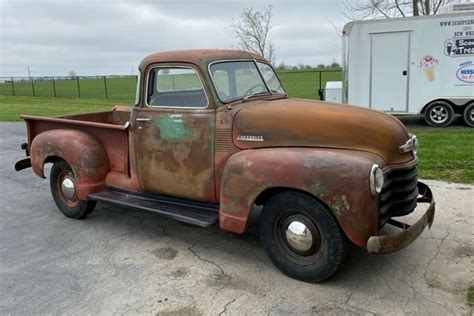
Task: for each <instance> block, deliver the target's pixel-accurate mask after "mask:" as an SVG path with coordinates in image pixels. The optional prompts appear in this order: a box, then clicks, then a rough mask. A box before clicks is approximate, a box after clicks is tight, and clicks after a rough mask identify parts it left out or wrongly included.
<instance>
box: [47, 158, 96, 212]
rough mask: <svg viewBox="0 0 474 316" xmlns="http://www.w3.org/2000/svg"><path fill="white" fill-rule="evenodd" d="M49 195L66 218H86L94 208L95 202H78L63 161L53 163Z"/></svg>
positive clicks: (71, 173)
mask: <svg viewBox="0 0 474 316" xmlns="http://www.w3.org/2000/svg"><path fill="white" fill-rule="evenodd" d="M50 186H51V194H52V195H53V198H54V202H55V203H56V205H57V206H58V208H59V210H60V211H61V213H63V214H64V215H65V216H66V217H70V218H75V219H82V218H86V216H87V215H89V214H90V213H91V212H92V211H93V210H94V208H95V205H96V202H95V201H84V200H79V199H78V197H77V194H76V188H75V186H76V181H75V178H74V173H73V172H72V169H71V167H70V166H69V165H68V163H67V162H65V161H64V160H59V161H57V162H55V163H54V165H53V168H51V176H50Z"/></svg>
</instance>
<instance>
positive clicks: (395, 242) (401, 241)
mask: <svg viewBox="0 0 474 316" xmlns="http://www.w3.org/2000/svg"><path fill="white" fill-rule="evenodd" d="M418 192H419V194H420V195H421V197H418V199H417V203H429V204H430V206H429V207H428V210H426V212H425V214H423V216H422V217H421V218H420V219H419V220H418V221H417V222H416V223H415V224H413V225H411V226H410V225H408V224H404V223H400V222H398V221H395V220H393V219H390V220H389V221H388V222H387V223H389V224H392V225H395V226H397V227H400V228H402V229H403V230H402V231H401V232H399V233H396V234H391V235H384V236H371V237H370V238H369V240H368V241H367V251H368V252H369V253H372V254H388V253H392V252H395V251H398V250H401V249H403V248H405V247H407V246H408V245H409V244H411V243H412V242H413V241H414V240H415V239H417V238H418V236H420V234H421V233H422V232H423V230H424V229H425V227H426V226H428V227H431V225H432V224H433V219H434V214H435V202H434V199H433V193H431V190H430V188H429V187H428V186H427V185H426V184H424V183H422V182H418Z"/></svg>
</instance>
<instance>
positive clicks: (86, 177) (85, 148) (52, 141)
mask: <svg viewBox="0 0 474 316" xmlns="http://www.w3.org/2000/svg"><path fill="white" fill-rule="evenodd" d="M30 156H31V166H32V168H33V171H34V172H35V173H36V174H37V175H38V176H39V177H42V178H45V176H44V164H45V163H46V162H54V160H55V159H58V158H59V159H63V160H65V161H66V162H67V163H68V164H69V166H70V167H71V169H72V172H73V173H74V178H75V180H76V188H77V195H78V197H79V199H81V200H84V199H86V198H87V196H88V195H89V194H91V193H94V192H97V191H100V190H101V189H103V188H104V186H105V177H106V175H107V173H108V172H109V162H108V158H107V153H106V151H105V149H104V147H103V145H102V143H101V142H100V141H99V140H98V139H97V138H96V137H95V136H93V135H92V134H89V133H86V132H83V131H78V130H69V129H55V130H50V131H46V132H43V133H41V134H39V135H38V136H36V137H35V138H34V139H33V142H32V143H31V146H30Z"/></svg>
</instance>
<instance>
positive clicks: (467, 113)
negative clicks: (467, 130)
mask: <svg viewBox="0 0 474 316" xmlns="http://www.w3.org/2000/svg"><path fill="white" fill-rule="evenodd" d="M462 117H463V118H464V122H466V124H467V125H469V126H470V127H474V102H471V103H469V104H468V105H467V106H466V108H465V109H464V112H463V115H462Z"/></svg>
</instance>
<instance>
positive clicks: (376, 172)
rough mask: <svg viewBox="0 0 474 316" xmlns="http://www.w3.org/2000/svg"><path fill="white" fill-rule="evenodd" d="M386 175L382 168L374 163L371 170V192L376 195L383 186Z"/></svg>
mask: <svg viewBox="0 0 474 316" xmlns="http://www.w3.org/2000/svg"><path fill="white" fill-rule="evenodd" d="M383 182H384V176H383V171H382V169H380V168H379V166H378V165H373V166H372V169H371V170H370V193H372V195H374V196H376V195H378V194H379V193H380V192H381V191H382V188H383Z"/></svg>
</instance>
